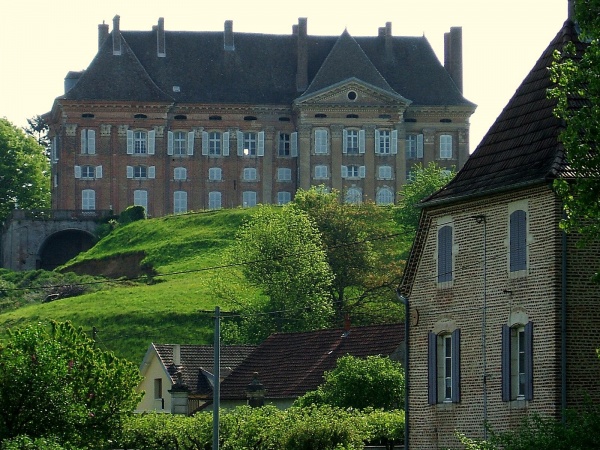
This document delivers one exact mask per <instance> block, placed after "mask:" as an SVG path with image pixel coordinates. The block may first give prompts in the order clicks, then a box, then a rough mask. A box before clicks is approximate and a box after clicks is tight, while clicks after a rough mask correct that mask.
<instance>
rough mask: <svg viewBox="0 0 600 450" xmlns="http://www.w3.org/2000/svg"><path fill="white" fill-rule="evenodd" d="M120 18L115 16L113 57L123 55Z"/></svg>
mask: <svg viewBox="0 0 600 450" xmlns="http://www.w3.org/2000/svg"><path fill="white" fill-rule="evenodd" d="M120 19H121V18H120V17H119V16H115V17H114V18H113V31H112V41H113V55H120V54H121V29H120V26H119V21H120Z"/></svg>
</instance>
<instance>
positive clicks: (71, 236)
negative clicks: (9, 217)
mask: <svg viewBox="0 0 600 450" xmlns="http://www.w3.org/2000/svg"><path fill="white" fill-rule="evenodd" d="M93 245H94V236H93V235H91V234H90V233H86V232H85V231H81V230H65V231H59V232H58V233H54V234H53V235H51V236H49V237H48V239H46V241H45V242H44V244H43V245H42V248H41V250H40V252H39V255H40V259H39V260H38V261H37V263H36V266H37V268H38V269H44V270H54V269H55V268H57V267H58V266H61V265H62V264H64V263H66V262H67V261H69V260H70V259H73V258H74V257H75V256H77V255H78V254H79V253H81V252H85V251H86V250H89V249H90V248H92V246H93Z"/></svg>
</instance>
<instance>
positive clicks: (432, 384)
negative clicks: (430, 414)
mask: <svg viewBox="0 0 600 450" xmlns="http://www.w3.org/2000/svg"><path fill="white" fill-rule="evenodd" d="M437 388H438V385H437V334H435V333H434V332H433V331H430V332H429V334H428V346H427V403H429V404H430V405H435V404H436V403H437V399H438V394H437Z"/></svg>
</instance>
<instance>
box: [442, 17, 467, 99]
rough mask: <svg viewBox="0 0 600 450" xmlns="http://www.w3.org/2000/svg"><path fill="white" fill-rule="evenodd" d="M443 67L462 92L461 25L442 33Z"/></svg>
mask: <svg viewBox="0 0 600 450" xmlns="http://www.w3.org/2000/svg"><path fill="white" fill-rule="evenodd" d="M444 67H445V68H446V71H447V72H448V73H449V74H450V77H451V78H452V80H454V83H455V84H456V87H458V90H459V91H460V92H461V93H462V92H463V63H462V27H451V28H450V32H449V33H444Z"/></svg>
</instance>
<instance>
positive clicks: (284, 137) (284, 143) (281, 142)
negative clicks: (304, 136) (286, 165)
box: [277, 132, 292, 157]
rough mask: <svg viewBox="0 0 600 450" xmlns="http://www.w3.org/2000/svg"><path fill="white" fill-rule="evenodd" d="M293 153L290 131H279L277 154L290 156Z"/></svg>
mask: <svg viewBox="0 0 600 450" xmlns="http://www.w3.org/2000/svg"><path fill="white" fill-rule="evenodd" d="M291 154H292V137H291V134H290V133H283V132H281V133H279V138H278V139H277V156H281V157H289V156H291Z"/></svg>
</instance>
